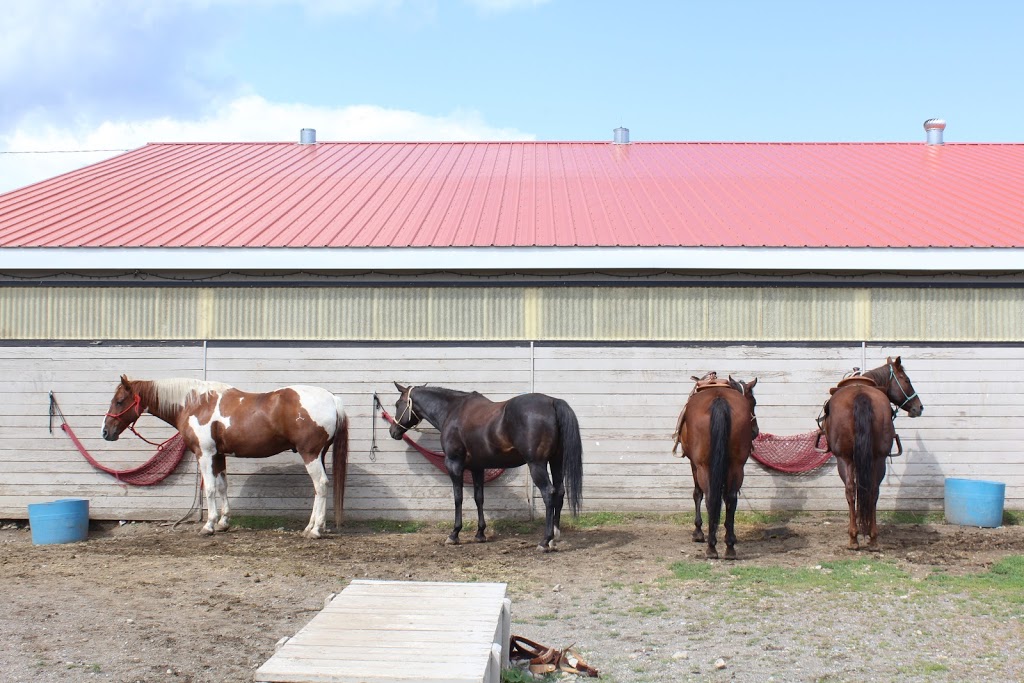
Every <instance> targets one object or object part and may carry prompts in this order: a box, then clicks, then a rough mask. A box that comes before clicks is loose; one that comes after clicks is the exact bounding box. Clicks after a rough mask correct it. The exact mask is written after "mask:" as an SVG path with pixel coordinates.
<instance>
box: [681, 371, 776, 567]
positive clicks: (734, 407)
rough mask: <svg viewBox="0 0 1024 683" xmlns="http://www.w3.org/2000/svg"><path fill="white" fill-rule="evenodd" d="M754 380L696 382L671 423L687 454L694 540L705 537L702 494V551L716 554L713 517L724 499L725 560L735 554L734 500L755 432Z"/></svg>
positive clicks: (709, 554) (737, 498) (710, 555)
mask: <svg viewBox="0 0 1024 683" xmlns="http://www.w3.org/2000/svg"><path fill="white" fill-rule="evenodd" d="M756 384H757V379H756V378H755V379H753V380H751V381H750V382H740V381H737V380H734V379H733V378H732V377H730V378H729V381H728V382H716V383H714V384H705V385H702V384H701V383H700V382H698V384H697V388H698V390H697V391H695V392H694V393H692V394H691V395H690V397H689V398H688V399H687V401H686V406H685V407H684V408H683V412H682V414H680V417H679V420H678V422H677V425H676V434H675V438H676V442H677V443H679V444H682V446H683V454H684V456H685V457H687V458H689V459H690V468H691V470H692V471H693V504H694V508H695V510H696V512H695V515H694V520H693V525H694V530H693V541H694V542H695V543H703V542H704V541H705V536H704V531H703V529H702V525H703V521H702V520H701V515H700V505H701V502H702V501H703V500H704V497H705V496H707V508H708V533H707V537H706V538H707V549H706V550H705V555H706V556H707V557H708V558H710V559H716V558H717V557H718V550H717V548H716V546H717V544H718V540H717V534H718V522H719V519H720V518H721V514H722V501H723V499H724V500H725V546H726V550H725V559H727V560H732V559H735V558H736V533H735V530H734V527H735V521H736V505H737V503H738V501H739V493H740V487H741V486H743V467H744V465H746V462H747V458H749V457H750V450H751V446H752V442H753V440H754V437H756V436H757V432H758V429H757V417H756V416H755V415H754V409H755V407H756V406H757V401H756V399H754V385H756Z"/></svg>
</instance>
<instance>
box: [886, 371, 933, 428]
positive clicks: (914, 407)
mask: <svg viewBox="0 0 1024 683" xmlns="http://www.w3.org/2000/svg"><path fill="white" fill-rule="evenodd" d="M885 363H886V365H888V366H889V384H888V386H886V390H885V391H886V394H887V395H888V396H889V401H891V402H892V404H893V405H894V406H896V410H899V409H900V408H902V409H903V410H905V411H907V415H909V416H910V417H918V416H920V415H921V413H923V412H924V404H923V403H921V397H920V396H918V395H917V392H916V391H915V390H914V385H913V384H911V383H910V378H909V377H907V373H906V371H905V370H904V369H903V362H902V360H901V359H900V357H899V356H896V357H895V358H893V357H891V356H890V357H888V358H886V359H885Z"/></svg>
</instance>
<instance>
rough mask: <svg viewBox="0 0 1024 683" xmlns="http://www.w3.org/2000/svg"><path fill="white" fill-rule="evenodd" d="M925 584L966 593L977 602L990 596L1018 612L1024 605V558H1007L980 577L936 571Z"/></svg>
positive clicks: (1018, 556)
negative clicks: (984, 595)
mask: <svg viewBox="0 0 1024 683" xmlns="http://www.w3.org/2000/svg"><path fill="white" fill-rule="evenodd" d="M925 585H930V586H936V587H941V588H943V589H945V590H947V591H957V592H963V593H967V594H969V595H971V596H972V597H974V598H976V599H979V598H981V597H983V594H986V593H987V594H990V595H991V596H992V597H994V598H996V602H998V603H1001V604H1002V605H1004V606H1013V607H1016V608H1017V610H1018V611H1019V608H1020V606H1022V605H1024V556H1020V555H1010V556H1009V557H1004V558H1003V559H1001V560H999V561H998V562H996V563H995V564H993V565H992V566H991V567H990V568H989V569H988V571H985V572H982V573H980V574H968V575H965V576H951V575H949V574H946V573H945V572H936V573H934V574H932V575H930V576H928V577H927V579H926V580H925Z"/></svg>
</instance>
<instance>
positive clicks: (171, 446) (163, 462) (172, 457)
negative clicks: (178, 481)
mask: <svg viewBox="0 0 1024 683" xmlns="http://www.w3.org/2000/svg"><path fill="white" fill-rule="evenodd" d="M55 417H57V418H60V423H61V424H60V428H61V430H62V431H63V432H64V433H65V434H67V435H68V438H70V439H71V442H72V443H73V444H75V448H77V449H78V452H79V453H81V454H82V457H84V458H85V459H86V460H87V461H88V462H89V464H90V465H92V466H93V467H95V468H96V469H98V470H100V471H101V472H106V473H107V474H109V475H111V476H112V477H114V478H115V479H117V480H118V481H119V482H122V483H124V484H130V485H132V486H153V485H154V484H159V483H160V482H162V481H163V480H164V479H166V478H167V477H169V476H170V475H171V473H172V472H174V470H175V469H177V467H178V465H179V464H180V463H181V461H182V459H183V458H184V457H185V440H184V439H183V438H181V434H179V433H177V432H175V434H174V436H172V437H171V438H169V439H167V440H166V441H164V442H163V443H161V444H159V445H157V448H156V453H155V454H154V455H153V457H152V458H150V459H149V460H147V461H146V462H144V463H142V464H141V465H139V466H137V467H130V468H128V469H123V470H118V469H114V468H111V467H107V466H106V465H104V464H102V463H101V462H99V461H98V460H96V458H94V457H93V456H92V455H91V454H90V453H89V451H88V450H87V449H86V447H85V445H84V444H83V443H82V442H81V440H80V439H79V438H78V436H77V435H76V434H75V432H74V430H72V429H71V425H69V424H68V421H67V419H65V417H64V413H63V412H62V411H61V409H60V406H59V405H58V404H57V398H56V397H55V396H54V395H53V392H52V391H51V392H50V433H51V434H53V420H54V418H55ZM140 438H141V437H140ZM147 443H152V442H148V441H147Z"/></svg>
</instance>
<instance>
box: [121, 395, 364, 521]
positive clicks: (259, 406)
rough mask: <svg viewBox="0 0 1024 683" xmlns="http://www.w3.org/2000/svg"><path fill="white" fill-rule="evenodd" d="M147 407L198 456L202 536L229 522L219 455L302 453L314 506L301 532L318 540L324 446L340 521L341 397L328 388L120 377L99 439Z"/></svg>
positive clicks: (131, 422) (131, 425)
mask: <svg viewBox="0 0 1024 683" xmlns="http://www.w3.org/2000/svg"><path fill="white" fill-rule="evenodd" d="M147 412H148V413H150V414H151V415H153V416H155V417H157V418H159V419H160V420H163V421H164V422H166V423H167V424H169V425H170V426H172V427H174V428H175V429H177V430H178V432H180V433H181V436H182V438H183V439H184V441H185V445H186V447H187V448H188V449H189V450H190V451H192V453H194V454H195V456H196V459H197V460H198V461H199V470H200V472H201V473H202V476H203V489H204V491H205V495H206V508H207V513H208V514H207V520H206V524H205V525H204V526H203V529H202V532H203V533H204V534H212V533H214V531H226V530H227V529H228V527H229V526H230V517H229V514H230V507H229V505H228V485H227V476H226V474H227V465H226V463H225V457H226V456H235V457H239V458H266V457H269V456H271V455H276V454H278V453H283V452H284V451H287V450H291V451H294V452H297V453H298V454H299V455H300V456H302V462H303V463H305V465H306V471H307V472H308V473H309V476H310V479H312V480H313V489H314V492H315V495H314V499H313V511H312V513H311V514H310V517H309V524H308V525H307V526H306V529H305V530H304V531H303V535H304V536H308V537H310V538H320V537H321V536H322V535H323V533H324V531H325V528H326V517H327V471H326V469H325V468H324V457H325V456H326V454H327V450H328V449H332V453H333V455H332V464H333V469H334V522H335V525H340V524H341V519H342V510H343V507H344V498H345V471H346V468H347V464H348V416H347V415H346V414H345V406H344V404H343V403H342V401H341V399H340V398H338V397H337V396H335V395H334V394H332V393H330V392H329V391H327V390H326V389H321V388H320V387H311V386H289V387H284V388H281V389H276V390H274V391H270V392H267V393H251V392H246V391H241V390H239V389H236V388H234V387H232V386H230V385H227V384H222V383H220V382H206V381H202V380H197V379H188V378H177V379H160V380H140V379H136V380H129V379H128V377H127V376H125V375H121V382H120V384H118V385H117V389H116V390H115V391H114V397H113V398H112V399H111V401H110V409H109V410H108V411H107V414H106V417H105V419H104V420H103V432H102V434H103V438H104V439H106V440H107V441H116V440H117V438H118V437H119V436H120V435H121V432H123V431H124V430H125V429H126V428H127V429H131V430H132V431H133V432H134V431H135V422H136V421H137V420H138V419H139V417H141V416H142V414H143V413H147ZM217 499H219V501H220V507H218V506H217Z"/></svg>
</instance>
